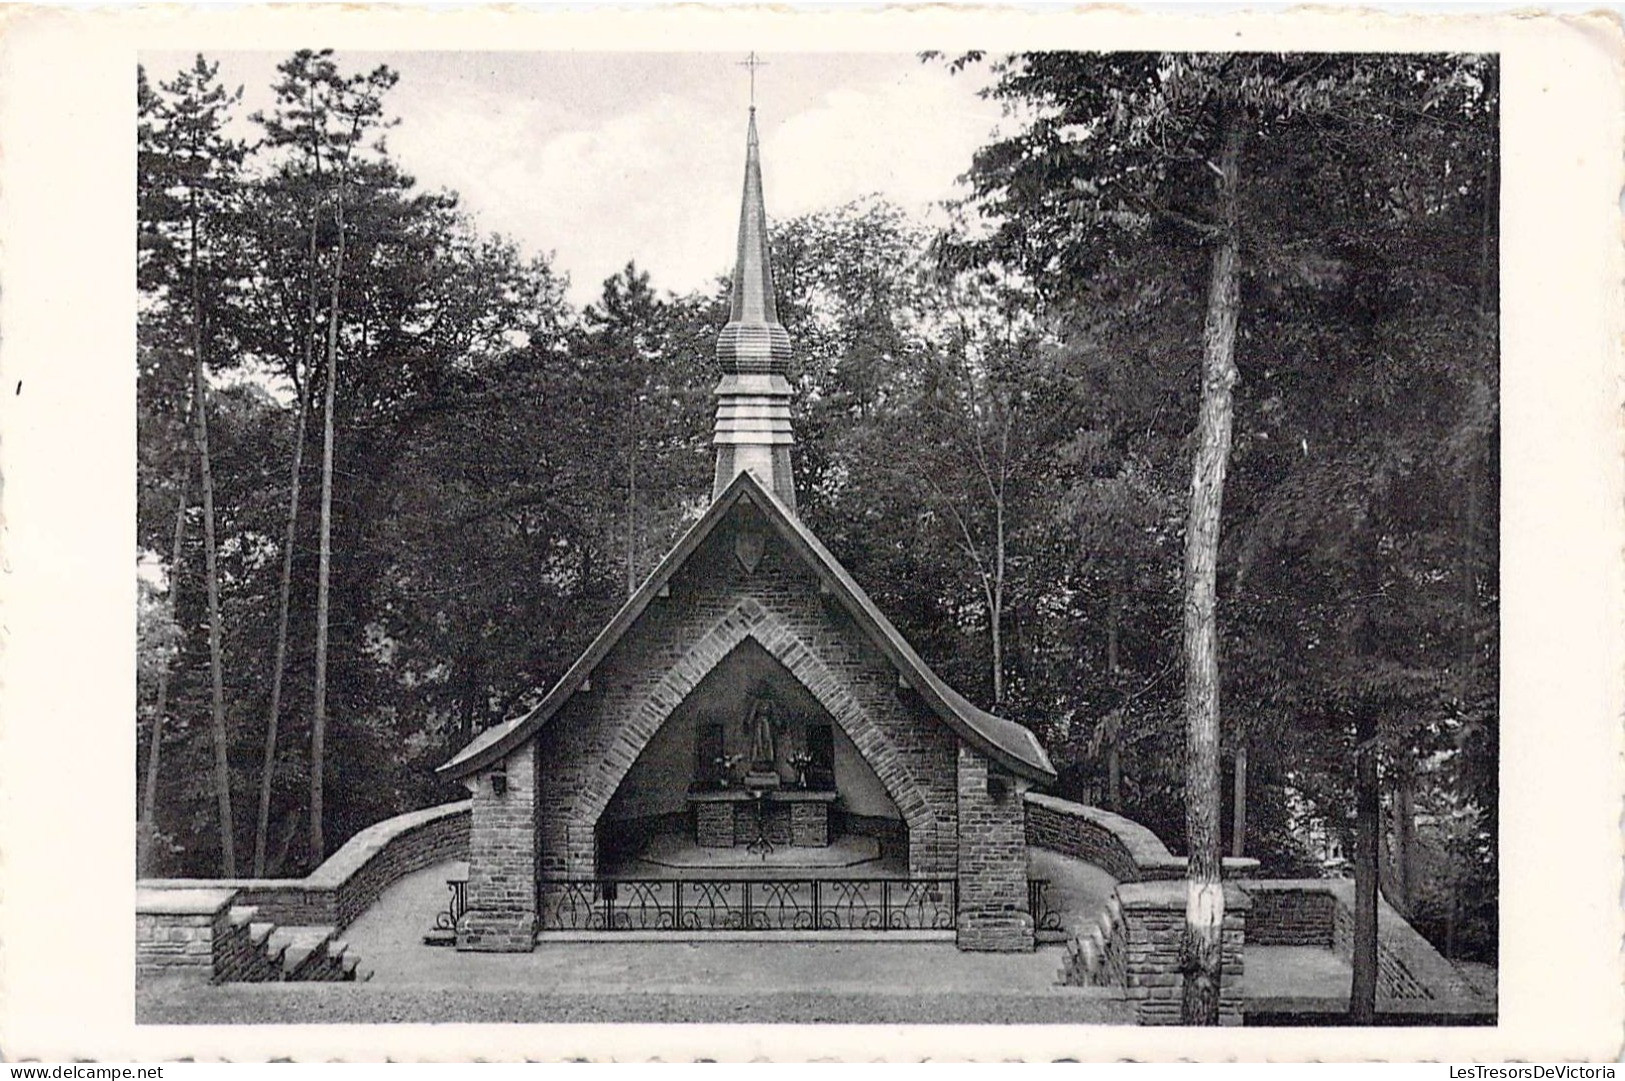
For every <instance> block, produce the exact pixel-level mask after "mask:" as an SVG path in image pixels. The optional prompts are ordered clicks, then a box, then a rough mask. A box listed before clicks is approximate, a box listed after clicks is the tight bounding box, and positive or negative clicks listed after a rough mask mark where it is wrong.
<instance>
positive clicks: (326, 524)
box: [256, 50, 398, 861]
mask: <svg viewBox="0 0 1625 1081" xmlns="http://www.w3.org/2000/svg"><path fill="white" fill-rule="evenodd" d="M278 71H279V72H280V73H281V75H282V81H281V82H280V83H279V84H278V85H277V87H276V93H277V101H278V105H279V111H278V112H277V113H275V114H273V115H271V116H269V117H266V116H260V117H258V118H257V119H258V120H259V122H260V123H261V125H262V126H263V127H264V128H265V130H266V134H267V139H268V141H269V143H270V144H271V146H273V147H280V148H288V149H292V150H294V151H295V152H296V154H297V155H298V156H299V158H302V159H303V161H302V163H301V164H302V167H303V168H304V170H305V171H306V173H307V176H310V177H314V178H315V179H316V181H317V184H318V186H317V189H316V192H315V193H314V194H315V196H316V198H317V199H318V201H319V202H318V205H325V207H326V211H325V212H326V213H327V214H329V215H330V216H331V221H332V225H333V234H334V239H333V254H332V260H331V265H330V268H329V276H328V297H327V335H326V364H325V368H324V371H323V373H322V394H323V398H322V464H321V495H320V525H319V531H318V542H317V544H318V556H317V559H318V570H317V585H316V590H317V593H316V650H315V674H314V687H315V690H314V693H313V699H312V709H311V737H310V746H311V751H310V754H311V766H310V818H309V829H310V851H311V856H312V859H314V860H317V861H319V860H320V859H321V858H322V856H323V855H324V854H325V851H326V840H325V831H324V829H323V798H324V780H325V775H326V761H327V754H326V741H327V692H328V672H327V667H328V638H329V631H330V603H331V599H330V591H331V580H332V532H333V471H334V436H335V427H334V425H335V418H334V411H335V400H336V398H335V396H336V393H337V386H338V354H339V327H340V320H341V309H342V304H343V293H344V283H345V280H346V273H347V271H346V264H345V246H346V241H347V239H348V231H347V229H346V223H345V212H346V201H347V199H348V198H349V186H350V184H351V177H352V173H353V172H354V171H355V170H356V169H357V168H358V167H360V165H361V162H360V160H359V159H360V154H361V153H362V152H364V151H365V150H367V149H369V147H370V149H372V150H373V151H374V152H377V153H382V144H381V143H378V144H371V143H370V141H371V140H373V139H374V137H375V135H377V133H378V132H379V131H380V129H382V128H386V127H388V126H389V124H388V123H387V122H385V121H384V120H383V96H384V95H385V94H386V93H387V92H388V91H389V89H390V88H391V87H392V86H394V85H395V82H396V81H397V78H398V76H397V75H396V74H395V73H394V72H393V71H391V70H390V69H389V68H387V67H382V66H380V67H378V68H375V69H374V70H373V71H371V72H369V73H365V74H359V73H358V74H353V75H343V74H341V73H340V72H339V70H338V66H337V65H336V64H335V63H334V61H333V60H332V51H331V50H322V51H320V52H313V51H311V50H301V51H300V52H298V53H296V54H295V55H294V56H293V57H291V58H290V59H289V60H287V61H284V62H283V63H282V64H281V65H279V66H278ZM296 160H297V159H296ZM314 209H315V208H314V207H313V210H314ZM311 221H312V224H311V234H310V235H311V252H312V262H313V261H314V249H315V242H316V224H315V216H314V214H313V215H312V218H311ZM310 306H311V308H313V307H314V298H312V300H311V302H310ZM314 377H315V373H314V372H312V373H309V374H308V375H307V377H306V378H307V379H313V378H314ZM296 385H298V382H297V380H296ZM303 415H304V407H303V404H302V405H301V409H300V413H299V417H300V419H299V421H298V423H299V424H301V425H302V423H303ZM302 448H303V440H302V438H301V439H297V440H296V442H295V451H294V453H295V455H299V454H300V453H301V452H302ZM293 468H294V469H295V470H297V468H298V464H297V458H296V461H295V465H294V467H293ZM297 491H298V488H297V477H296V479H295V483H294V486H293V490H292V492H291V493H290V499H289V508H290V509H289V518H290V519H292V520H296V518H297V512H298V511H297V503H296V502H295V501H296V500H297ZM293 531H294V525H293V524H292V523H290V526H289V535H290V536H291V535H292V534H293ZM289 551H290V552H291V546H290V549H289ZM289 558H291V557H290V556H287V555H285V557H284V562H285V563H286V562H287V559H289ZM277 686H278V688H280V680H278V682H277ZM276 697H277V699H278V701H279V700H280V696H279V695H277V696H276ZM272 725H274V718H273V720H272ZM272 725H268V733H267V752H266V761H267V762H268V763H269V762H271V761H273V760H274V753H275V732H274V727H272ZM261 804H262V806H265V807H266V808H267V810H266V813H267V814H268V804H269V785H268V780H267V779H266V778H264V777H262V783H261ZM256 850H257V851H258V852H260V854H261V856H262V857H263V851H262V850H263V832H262V834H261V839H260V841H259V842H258V843H257V844H256Z"/></svg>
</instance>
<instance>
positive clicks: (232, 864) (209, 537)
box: [189, 195, 237, 878]
mask: <svg viewBox="0 0 1625 1081" xmlns="http://www.w3.org/2000/svg"><path fill="white" fill-rule="evenodd" d="M196 198H197V197H196V196H195V195H194V196H193V197H192V206H191V218H192V220H191V251H190V255H189V259H190V263H191V266H190V268H189V269H190V271H191V279H192V420H193V429H194V433H195V438H196V440H197V453H198V472H199V475H200V476H201V478H202V482H203V575H204V580H205V585H206V587H207V589H208V597H209V705H210V721H211V725H212V727H213V730H214V789H215V799H216V802H217V803H218V804H219V809H220V870H221V874H222V875H223V876H224V877H226V878H236V877H237V848H236V841H235V837H234V834H235V827H234V825H233V822H232V816H231V762H230V760H229V759H228V757H227V753H226V752H227V744H228V740H227V736H226V690H225V673H224V668H225V665H224V663H223V661H222V660H221V655H220V654H221V648H220V572H219V568H218V567H217V566H216V558H215V546H214V470H213V466H212V465H211V463H210V460H209V415H208V413H209V411H208V386H207V379H206V378H205V376H204V370H203V296H202V288H201V286H200V283H199V281H198V274H199V270H198V258H197V252H198V236H197V232H198V230H197V214H198V211H197V201H196Z"/></svg>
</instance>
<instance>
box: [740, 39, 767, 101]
mask: <svg viewBox="0 0 1625 1081" xmlns="http://www.w3.org/2000/svg"><path fill="white" fill-rule="evenodd" d="M739 66H740V67H742V68H749V69H750V107H751V109H752V110H754V109H755V108H756V69H757V68H765V67H767V61H766V60H763V59H762V58H761V57H759V56H757V55H756V50H755V49H752V50H751V52H750V55H749V56H747V57H745V59H743V60H741V61H740V62H739Z"/></svg>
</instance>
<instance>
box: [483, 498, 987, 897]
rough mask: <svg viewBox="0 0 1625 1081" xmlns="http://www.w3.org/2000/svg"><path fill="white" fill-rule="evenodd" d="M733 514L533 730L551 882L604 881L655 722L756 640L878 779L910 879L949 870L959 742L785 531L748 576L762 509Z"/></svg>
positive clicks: (543, 854)
mask: <svg viewBox="0 0 1625 1081" xmlns="http://www.w3.org/2000/svg"><path fill="white" fill-rule="evenodd" d="M734 514H735V516H736V520H734V521H732V522H730V523H725V524H724V525H723V526H721V527H719V528H718V529H717V530H716V531H715V532H714V533H713V534H712V535H711V536H710V537H709V538H708V539H707V540H706V542H705V543H704V544H703V545H702V546H701V547H700V549H699V550H698V551H696V552H695V553H694V554H693V556H691V557H690V559H689V560H688V562H687V564H686V565H685V566H684V567H683V568H682V570H680V571H679V572H678V573H677V574H676V575H675V576H673V578H672V579H671V581H670V588H669V594H668V595H667V596H665V597H662V598H661V599H659V600H656V601H654V602H653V603H652V604H651V605H650V607H649V608H648V609H647V610H646V611H645V612H644V613H643V614H642V616H641V617H640V618H639V620H638V621H637V623H636V624H634V625H633V626H632V628H631V629H630V630H628V632H627V633H626V635H625V636H624V637H623V638H622V639H621V640H620V641H619V642H618V643H617V644H616V646H615V648H614V649H613V650H611V651H610V653H609V654H608V655H607V656H606V657H605V658H604V660H603V661H602V663H600V664H599V666H598V668H597V670H595V671H594V672H593V674H592V677H591V688H592V689H591V690H589V691H584V692H578V693H577V694H576V695H575V696H574V698H572V699H571V701H570V702H569V703H567V704H566V705H565V706H564V707H563V708H561V709H560V711H559V713H558V714H557V715H556V716H554V717H553V718H551V719H550V720H549V721H548V722H547V724H546V725H545V726H544V727H543V728H542V729H541V731H540V732H539V733H538V735H537V737H536V741H535V742H536V745H537V746H538V747H539V748H540V754H541V758H542V760H543V761H545V762H546V763H547V769H546V770H545V771H544V773H543V775H542V779H541V788H540V792H539V807H538V815H537V819H538V822H539V824H540V830H541V834H540V861H541V862H540V868H541V871H542V873H543V874H544V875H547V876H553V877H572V878H579V877H590V876H592V875H593V874H595V873H596V872H597V869H598V868H597V853H596V844H595V841H596V837H597V829H598V825H599V820H600V818H601V817H602V815H603V812H604V810H605V808H606V807H607V806H608V804H609V801H610V799H611V797H612V796H613V795H614V793H615V790H616V788H617V787H618V786H619V784H620V782H621V781H622V780H623V779H624V778H625V776H626V774H627V772H628V771H629V770H630V769H631V767H632V764H633V763H634V762H635V761H636V759H637V756H638V754H639V753H640V752H641V750H642V749H643V747H644V746H645V745H647V743H648V742H649V740H650V739H651V738H652V737H653V736H654V734H655V732H656V730H658V729H659V727H660V725H661V724H662V723H663V722H664V721H665V720H666V719H667V718H668V717H670V716H671V714H672V712H673V711H674V710H675V709H676V708H677V707H678V706H679V705H680V704H681V703H682V701H683V700H684V699H685V698H686V697H687V696H688V695H689V693H690V692H692V691H693V689H694V688H695V687H696V686H697V685H698V684H699V682H700V681H701V680H702V679H704V678H705V676H706V675H707V673H709V672H710V671H711V670H712V669H714V668H715V667H716V666H717V665H718V664H720V663H721V662H722V661H723V659H724V658H726V657H727V656H728V654H729V653H730V652H731V651H732V650H733V649H734V648H735V647H736V646H738V645H739V644H740V643H741V642H743V641H745V640H746V639H747V638H748V639H751V640H754V641H755V642H757V643H758V644H759V645H761V646H762V647H763V648H764V649H765V650H766V651H767V653H769V654H770V655H771V656H772V657H773V658H774V659H775V660H777V661H778V662H779V663H780V664H782V665H783V666H784V667H785V668H786V669H787V670H788V671H789V672H790V673H791V675H793V676H794V677H795V678H796V679H797V680H798V681H799V682H800V683H801V684H802V685H803V686H805V687H806V688H807V690H808V691H809V692H810V693H811V694H812V695H813V697H814V698H815V699H817V701H818V703H819V705H820V706H821V707H822V708H823V709H824V710H825V711H826V712H827V713H828V714H829V716H830V717H831V719H832V720H833V721H834V722H835V723H836V724H837V725H839V726H840V728H841V730H842V731H843V732H844V733H845V734H846V736H847V737H848V738H850V739H851V740H852V741H853V743H854V744H855V745H856V746H857V748H858V750H859V751H860V753H861V754H862V756H863V758H864V761H865V762H866V763H867V764H868V765H869V766H870V767H871V768H872V769H873V770H874V772H875V774H876V775H877V777H878V778H879V780H880V782H881V784H882V785H883V786H884V787H885V790H886V793H887V795H888V796H889V797H890V798H891V800H892V801H893V802H894V803H895V804H896V805H897V807H898V809H899V811H900V813H901V814H902V816H903V820H904V821H903V825H904V828H905V829H906V832H907V845H908V865H909V872H910V874H911V875H915V876H919V877H931V876H947V875H952V874H953V873H954V870H955V867H956V864H957V860H958V849H957V845H956V840H955V836H956V828H955V827H956V816H957V795H956V788H955V773H956V757H955V756H956V751H955V746H956V744H957V742H958V740H957V737H956V736H955V735H954V734H953V732H952V731H951V730H949V729H948V728H947V727H946V726H945V725H944V724H942V723H941V721H940V720H938V719H937V718H936V717H935V716H934V715H932V714H931V713H930V711H929V710H928V709H927V708H926V707H925V706H924V705H923V703H920V702H918V701H917V700H915V699H913V698H912V697H911V696H909V695H908V693H907V692H906V691H905V692H900V691H899V688H898V678H897V669H896V667H895V666H894V665H893V664H892V662H891V661H890V660H889V659H888V658H887V657H885V656H884V655H883V654H882V653H881V652H880V651H879V649H877V648H876V647H875V646H874V644H873V643H872V642H871V641H870V640H869V638H868V637H867V635H866V634H865V633H864V632H863V631H862V630H861V629H860V628H858V627H857V626H856V625H854V624H853V622H852V621H851V620H850V619H849V618H848V617H847V616H846V615H845V614H844V612H842V611H840V610H838V608H837V607H836V606H834V605H832V604H830V603H829V602H828V601H826V600H824V599H821V595H820V590H819V582H818V578H817V576H816V574H815V573H814V572H813V571H812V570H811V568H809V567H808V566H807V565H806V564H805V563H804V562H803V561H802V560H800V559H799V558H797V557H796V556H795V555H794V553H792V552H791V551H790V550H789V549H788V548H787V546H786V545H785V544H784V543H783V542H782V540H780V539H779V538H778V537H777V536H776V535H770V536H769V537H768V539H767V542H766V545H765V550H764V551H763V553H762V556H761V558H760V561H759V563H758V564H757V566H756V568H755V569H754V571H752V570H748V569H747V568H746V567H745V566H744V565H743V564H742V563H741V562H740V561H739V560H738V559H737V558H736V557H735V554H734V536H735V530H736V529H737V528H738V527H739V526H741V525H745V526H746V527H747V528H749V522H748V518H749V517H750V516H751V515H752V514H754V510H753V508H750V507H748V506H741V507H739V508H737V509H736V510H735V512H734ZM741 517H742V518H744V519H746V520H745V521H741V520H738V519H739V518H741ZM758 528H761V526H758ZM476 828H477V827H476ZM775 843H777V842H775ZM471 886H472V884H471Z"/></svg>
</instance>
